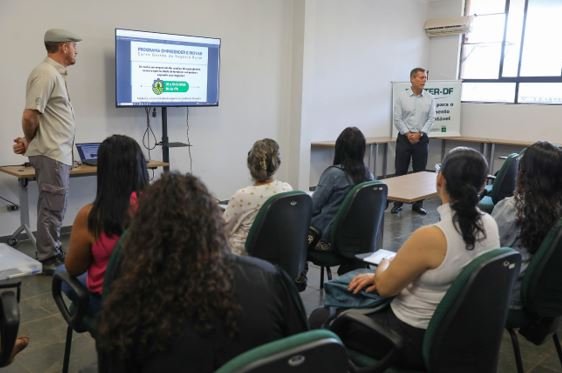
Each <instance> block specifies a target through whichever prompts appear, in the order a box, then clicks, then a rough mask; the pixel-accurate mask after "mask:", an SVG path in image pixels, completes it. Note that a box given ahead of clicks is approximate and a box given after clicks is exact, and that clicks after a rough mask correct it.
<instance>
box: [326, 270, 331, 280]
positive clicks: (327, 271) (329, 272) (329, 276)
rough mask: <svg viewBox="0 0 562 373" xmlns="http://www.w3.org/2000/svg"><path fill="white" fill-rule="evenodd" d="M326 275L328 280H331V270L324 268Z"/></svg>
mask: <svg viewBox="0 0 562 373" xmlns="http://www.w3.org/2000/svg"><path fill="white" fill-rule="evenodd" d="M326 273H327V274H328V280H331V279H332V270H331V269H330V267H326Z"/></svg>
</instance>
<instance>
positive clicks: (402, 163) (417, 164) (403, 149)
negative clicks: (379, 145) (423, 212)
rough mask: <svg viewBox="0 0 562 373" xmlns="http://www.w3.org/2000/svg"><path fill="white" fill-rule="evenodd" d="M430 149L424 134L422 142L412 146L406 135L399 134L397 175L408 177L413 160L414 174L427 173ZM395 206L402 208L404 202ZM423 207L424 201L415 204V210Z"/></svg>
mask: <svg viewBox="0 0 562 373" xmlns="http://www.w3.org/2000/svg"><path fill="white" fill-rule="evenodd" d="M428 149H429V138H428V137H427V134H424V135H423V136H422V137H421V139H420V141H419V142H418V143H416V144H411V143H410V142H409V141H408V137H407V136H406V135H402V134H398V137H397V138H396V158H395V159H394V168H395V175H396V176H400V175H406V174H407V173H408V168H409V167H410V159H411V160H412V170H413V171H414V172H419V171H425V169H426V166H427V154H428ZM394 206H402V202H394ZM422 206H423V201H418V202H415V203H414V205H413V208H420V207H422Z"/></svg>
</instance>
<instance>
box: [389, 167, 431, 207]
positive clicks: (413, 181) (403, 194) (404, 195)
mask: <svg viewBox="0 0 562 373" xmlns="http://www.w3.org/2000/svg"><path fill="white" fill-rule="evenodd" d="M436 177H437V174H436V173H435V172H429V171H421V172H416V173H411V174H407V175H402V176H394V177H389V178H387V179H381V180H380V181H382V182H383V183H385V184H386V185H387V186H388V200H389V201H398V202H404V203H414V202H416V201H421V200H423V199H426V198H429V197H433V196H436V195H437V189H436V187H435V179H436Z"/></svg>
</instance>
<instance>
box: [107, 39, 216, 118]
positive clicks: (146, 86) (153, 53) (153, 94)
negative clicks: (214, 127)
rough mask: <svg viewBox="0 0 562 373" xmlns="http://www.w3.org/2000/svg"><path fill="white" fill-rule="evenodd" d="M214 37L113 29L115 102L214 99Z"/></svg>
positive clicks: (153, 103)
mask: <svg viewBox="0 0 562 373" xmlns="http://www.w3.org/2000/svg"><path fill="white" fill-rule="evenodd" d="M220 44H221V40H220V39H218V38H209V37H201V36H187V35H174V34H162V33H157V32H148V31H135V30H125V29H115V103H116V106H117V107H124V106H127V107H129V106H162V107H163V106H216V105H218V104H219V72H220Z"/></svg>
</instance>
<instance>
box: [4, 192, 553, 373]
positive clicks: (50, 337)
mask: <svg viewBox="0 0 562 373" xmlns="http://www.w3.org/2000/svg"><path fill="white" fill-rule="evenodd" d="M438 204H439V202H438V200H436V199H433V200H429V201H426V203H425V207H426V208H427V210H428V212H429V214H428V215H427V216H425V217H421V216H419V215H415V214H412V213H411V211H410V208H409V207H408V206H405V208H404V210H403V212H402V213H401V214H400V215H391V214H390V213H389V210H390V209H389V210H388V211H387V212H386V213H385V230H384V248H386V249H389V250H396V249H398V248H399V247H400V244H401V243H402V242H403V241H404V240H405V239H406V238H407V237H408V235H409V234H410V232H412V230H414V229H416V228H417V227H419V226H421V225H423V224H429V223H433V222H436V221H437V220H438V215H437V212H436V210H435V209H436V207H437V206H438ZM19 248H20V249H21V250H22V251H24V252H27V253H30V254H32V252H31V251H32V249H31V246H30V245H29V244H28V243H24V242H22V243H20V245H19ZM308 283H309V286H308V288H307V290H306V291H304V292H303V293H301V296H302V299H303V302H304V305H305V307H306V310H307V312H308V313H310V312H311V311H312V310H313V309H314V308H316V307H318V306H319V305H321V304H322V292H321V291H320V289H319V284H320V271H319V269H318V267H315V266H311V268H310V271H309V282H308ZM20 309H21V320H22V321H21V325H20V335H27V336H29V337H30V338H31V343H30V345H29V347H28V348H27V349H26V350H24V351H23V352H22V353H21V354H20V355H18V357H17V358H16V360H15V362H14V363H13V364H12V365H10V366H9V367H6V368H3V369H2V368H0V372H2V373H12V372H14V373H15V372H17V373H30V372H31V373H49V372H60V371H61V366H62V356H63V350H64V340H65V334H66V324H65V322H64V320H63V319H62V317H61V316H60V315H59V312H58V310H57V308H56V306H55V304H54V302H53V300H52V298H51V278H50V277H46V276H35V277H30V278H26V279H24V280H23V286H22V300H21V303H20ZM561 331H562V328H561ZM504 334H505V333H504ZM521 347H522V353H523V359H524V362H523V363H524V366H525V369H526V372H533V373H541V372H542V373H552V372H562V368H561V365H560V362H559V361H558V357H557V355H556V352H555V349H554V346H553V344H552V342H551V341H547V342H546V343H545V344H543V345H542V346H534V345H532V344H530V343H528V342H526V341H525V340H521ZM95 362H96V354H95V348H94V343H93V340H92V338H91V337H90V336H89V335H87V334H86V333H84V334H78V335H77V334H74V340H73V344H72V353H71V361H70V371H71V372H79V371H81V372H95V371H96V365H95ZM515 371H516V369H515V362H514V359H513V352H512V350H511V344H510V340H509V336H508V335H507V334H505V335H504V338H503V341H502V346H501V351H500V359H499V365H498V372H501V373H511V372H515Z"/></svg>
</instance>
